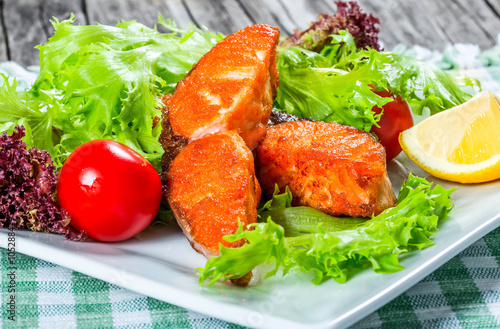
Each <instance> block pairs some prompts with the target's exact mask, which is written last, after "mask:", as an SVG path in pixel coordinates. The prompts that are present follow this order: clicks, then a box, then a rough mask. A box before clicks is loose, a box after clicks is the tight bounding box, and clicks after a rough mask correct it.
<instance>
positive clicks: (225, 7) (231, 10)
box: [184, 0, 254, 34]
mask: <svg viewBox="0 0 500 329" xmlns="http://www.w3.org/2000/svg"><path fill="white" fill-rule="evenodd" d="M184 3H185V5H186V7H187V9H188V11H189V13H190V15H191V17H192V18H193V20H194V21H195V22H196V24H197V25H198V26H202V25H203V26H206V27H207V28H209V29H210V30H216V31H219V32H222V33H224V34H230V33H234V32H236V31H237V30H240V29H242V28H244V27H246V26H248V25H251V24H253V23H254V22H252V19H251V18H250V17H248V15H247V13H246V12H245V10H243V8H242V7H241V6H240V5H239V4H238V2H236V1H235V0H217V1H206V0H185V1H184Z"/></svg>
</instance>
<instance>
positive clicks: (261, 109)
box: [168, 24, 279, 149]
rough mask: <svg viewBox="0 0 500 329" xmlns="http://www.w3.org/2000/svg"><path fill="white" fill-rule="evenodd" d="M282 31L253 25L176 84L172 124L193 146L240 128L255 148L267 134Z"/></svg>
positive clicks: (214, 50) (221, 45)
mask: <svg viewBox="0 0 500 329" xmlns="http://www.w3.org/2000/svg"><path fill="white" fill-rule="evenodd" d="M278 38H279V29H278V28H276V27H271V26H268V25H262V24H259V25H251V26H249V27H247V28H244V29H242V30H240V31H238V32H236V33H234V34H231V35H229V36H227V37H226V38H225V39H224V40H222V41H220V42H219V43H218V44H217V45H215V46H214V47H213V48H212V50H210V51H209V52H208V53H207V54H206V55H205V56H203V57H202V58H201V59H200V60H199V62H198V63H197V64H196V65H195V66H194V67H193V69H192V70H191V72H190V73H189V74H188V75H187V76H186V77H185V78H184V80H182V81H180V82H179V84H178V85H177V88H176V90H175V93H174V95H173V98H172V99H171V101H170V109H169V111H168V120H169V123H170V125H171V126H172V133H173V134H175V135H179V136H184V137H186V138H187V139H188V141H189V142H191V141H193V140H196V139H199V138H202V137H204V136H207V135H210V134H213V133H216V132H222V131H227V130H231V129H236V130H237V131H238V133H239V134H240V136H241V137H243V139H244V140H245V142H246V143H247V145H248V147H249V148H250V149H253V148H255V146H257V144H258V143H259V142H260V140H261V139H262V138H263V137H264V136H265V133H266V125H267V121H268V119H269V115H270V113H271V109H272V103H273V100H274V98H275V97H276V87H277V85H278V71H277V68H276V51H275V48H276V44H277V43H278Z"/></svg>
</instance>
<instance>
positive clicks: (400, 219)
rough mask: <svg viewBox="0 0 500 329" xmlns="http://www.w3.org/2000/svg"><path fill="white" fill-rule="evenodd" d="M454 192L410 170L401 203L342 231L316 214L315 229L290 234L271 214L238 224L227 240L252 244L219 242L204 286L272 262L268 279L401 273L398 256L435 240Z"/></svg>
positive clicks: (343, 278) (201, 276)
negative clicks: (301, 274)
mask: <svg viewBox="0 0 500 329" xmlns="http://www.w3.org/2000/svg"><path fill="white" fill-rule="evenodd" d="M452 191H453V190H452V189H451V190H446V189H444V188H443V187H442V186H440V185H436V186H435V187H432V184H431V183H430V182H428V181H426V180H425V179H423V178H419V177H416V176H413V175H411V174H410V176H409V177H408V179H407V181H406V182H405V183H404V184H403V186H402V187H401V191H400V195H399V198H398V205H396V206H395V207H393V208H389V209H386V210H385V211H384V212H382V213H381V214H379V215H377V216H375V217H373V218H372V219H371V220H367V221H364V222H362V223H359V222H358V223H355V224H353V225H352V226H353V227H351V228H347V229H345V228H344V229H341V230H339V228H338V227H335V226H334V225H330V226H329V225H325V226H323V223H324V222H323V220H322V219H321V218H319V217H317V218H318V223H317V224H316V229H315V230H314V231H313V232H311V233H306V234H301V235H298V236H292V237H287V235H286V232H285V229H283V227H282V226H280V225H278V224H276V223H275V222H274V221H273V220H272V219H271V217H267V221H266V222H263V223H256V224H251V225H249V228H251V229H250V230H244V229H243V226H242V225H240V227H239V230H238V231H237V232H236V233H235V234H234V235H231V236H227V237H225V238H226V239H227V240H228V241H236V240H240V239H246V240H247V241H248V243H246V244H245V245H243V246H242V247H240V248H227V247H224V246H222V245H221V246H220V256H218V257H213V258H211V259H209V260H208V261H207V263H206V266H205V268H203V269H197V270H198V271H199V281H200V284H203V282H205V281H206V280H209V284H210V285H212V284H214V283H215V282H217V281H219V280H222V281H225V280H228V279H235V278H239V277H241V276H243V275H244V274H246V273H248V272H249V271H250V270H252V269H253V268H255V267H256V266H259V265H261V264H274V268H273V270H272V271H270V272H268V273H267V275H266V277H269V276H272V275H275V274H276V273H277V271H278V269H280V268H281V269H282V270H283V275H286V274H287V273H289V272H290V271H302V272H306V273H311V274H312V275H313V279H312V282H313V283H315V284H319V283H321V282H322V281H324V280H326V279H329V278H332V279H334V280H336V281H337V282H339V283H343V282H346V280H347V279H348V278H349V277H350V276H352V275H353V274H354V273H356V272H357V271H359V270H361V269H364V268H366V267H368V266H371V267H372V268H373V269H374V271H375V272H377V273H390V272H395V271H399V270H401V269H403V266H401V264H400V263H399V259H398V256H399V255H400V254H403V253H407V252H410V251H413V250H417V249H424V248H427V247H430V246H432V245H433V244H434V243H433V241H432V240H431V239H430V238H431V236H432V235H433V231H434V230H435V229H436V227H437V225H438V223H439V222H440V221H442V220H444V219H445V218H447V217H448V214H449V212H450V211H451V209H452V207H453V204H452V202H451V192H452ZM285 194H287V192H285ZM286 198H287V196H285V197H284V196H283V195H281V196H279V195H275V197H274V198H273V199H278V201H277V202H275V206H274V207H269V206H270V205H271V203H269V204H268V207H266V209H262V210H261V211H260V215H261V216H262V215H263V214H264V213H265V212H269V211H276V210H279V209H280V207H281V208H284V209H291V208H289V207H287V202H286V201H285V202H283V200H284V199H286ZM280 199H281V200H280ZM292 209H293V207H292ZM295 218H296V217H295V214H292V215H290V216H287V215H284V216H282V218H281V219H280V220H282V221H284V222H286V224H287V225H292V226H293V225H294V224H293V223H290V222H293V221H294V220H295ZM327 221H328V220H327ZM341 225H343V224H342V223H341ZM299 226H300V224H299ZM311 231H312V230H311Z"/></svg>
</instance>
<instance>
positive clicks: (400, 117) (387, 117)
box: [370, 90, 413, 161]
mask: <svg viewBox="0 0 500 329" xmlns="http://www.w3.org/2000/svg"><path fill="white" fill-rule="evenodd" d="M373 92H374V93H376V94H377V95H379V96H381V97H391V98H392V99H393V101H391V102H389V103H387V104H385V105H384V106H383V107H382V108H383V110H384V113H383V114H382V117H381V118H380V121H379V122H378V124H379V126H380V127H376V126H373V127H372V129H371V130H370V132H372V133H375V135H377V137H378V139H379V141H380V143H381V144H382V145H383V146H384V147H385V153H386V156H387V161H389V160H391V159H393V158H395V157H396V156H397V155H398V154H399V153H400V152H401V146H400V145H399V140H398V138H399V134H400V133H401V132H402V131H403V130H406V129H408V128H411V127H412V126H413V116H412V112H411V109H410V106H409V105H408V102H407V101H405V100H403V99H402V98H401V96H399V95H398V96H397V97H394V95H393V94H392V93H391V92H389V91H387V90H381V91H375V90H374V91H373ZM373 111H374V112H376V113H377V114H378V113H380V112H382V109H381V108H380V107H378V106H376V107H374V108H373Z"/></svg>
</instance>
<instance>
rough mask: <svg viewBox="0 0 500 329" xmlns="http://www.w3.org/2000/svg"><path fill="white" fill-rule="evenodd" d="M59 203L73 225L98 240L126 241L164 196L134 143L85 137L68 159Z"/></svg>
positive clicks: (147, 221) (149, 218)
mask: <svg viewBox="0 0 500 329" xmlns="http://www.w3.org/2000/svg"><path fill="white" fill-rule="evenodd" d="M57 195H58V200H59V204H60V205H61V207H62V208H63V209H65V210H66V211H67V212H68V214H69V216H70V217H71V226H73V227H74V228H76V229H77V230H84V231H86V232H87V234H88V235H89V237H91V238H93V239H95V240H99V241H121V240H126V239H128V238H131V237H133V236H134V235H136V234H138V233H140V232H141V231H142V230H144V229H145V228H146V227H147V226H148V225H149V224H150V223H151V221H152V220H153V218H154V217H155V216H156V213H157V212H158V209H159V207H160V201H161V181H160V176H159V175H158V173H157V172H156V170H155V169H154V167H153V166H152V165H151V164H150V163H149V162H148V161H147V160H146V159H144V158H143V157H142V156H141V155H139V154H138V153H137V152H136V151H134V150H132V149H131V148H129V147H127V146H125V145H122V144H120V143H117V142H114V141H109V140H95V141H91V142H88V143H85V144H83V145H81V146H80V147H78V148H77V149H76V150H74V151H73V153H71V155H70V156H69V157H68V159H67V160H66V162H65V163H64V165H63V167H62V169H61V173H60V174H59V180H58V183H57Z"/></svg>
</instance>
